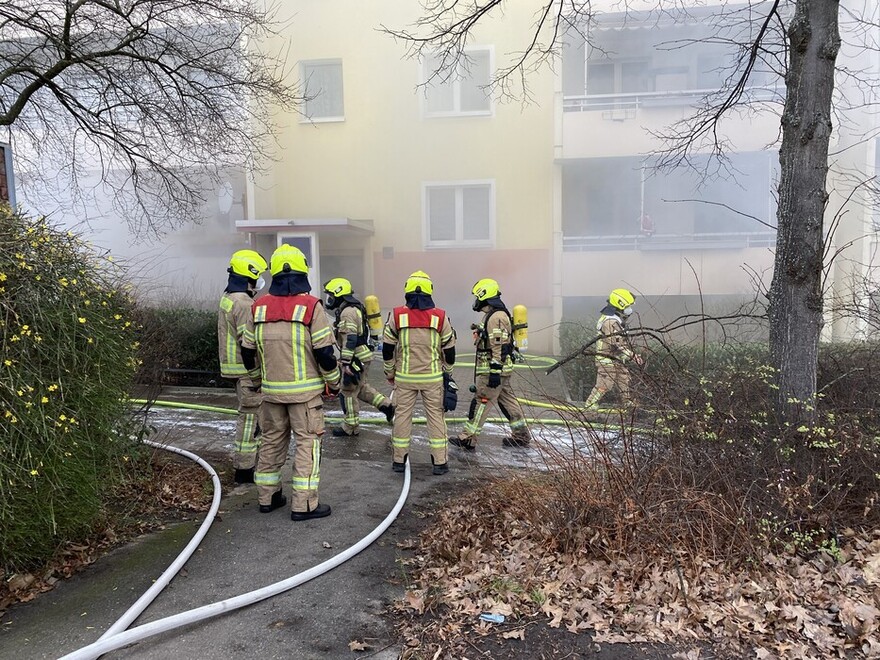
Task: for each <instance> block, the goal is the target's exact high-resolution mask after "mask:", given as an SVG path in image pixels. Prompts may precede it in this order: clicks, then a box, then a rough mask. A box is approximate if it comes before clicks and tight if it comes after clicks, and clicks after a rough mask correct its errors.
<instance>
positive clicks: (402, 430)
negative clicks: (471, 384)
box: [391, 380, 448, 465]
mask: <svg viewBox="0 0 880 660" xmlns="http://www.w3.org/2000/svg"><path fill="white" fill-rule="evenodd" d="M419 395H421V397H422V403H424V405H425V417H426V418H427V421H428V425H427V430H428V445H429V446H430V448H431V462H432V463H433V464H434V465H443V464H444V463H446V457H447V449H448V447H447V442H448V441H447V439H446V417H444V413H443V381H442V380H440V381H437V382H436V383H400V382H398V383H397V384H396V385H395V387H394V405H395V410H396V412H395V413H394V428H393V429H392V431H391V444H392V446H393V447H394V458H393V459H392V460H393V461H394V462H395V463H403V461H404V459H406V455H407V454H408V453H409V442H410V438H411V437H412V418H413V411H414V410H415V407H416V400H417V399H418V397H419Z"/></svg>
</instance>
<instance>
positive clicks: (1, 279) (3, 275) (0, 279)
mask: <svg viewBox="0 0 880 660" xmlns="http://www.w3.org/2000/svg"><path fill="white" fill-rule="evenodd" d="M5 281H6V273H0V282H5Z"/></svg>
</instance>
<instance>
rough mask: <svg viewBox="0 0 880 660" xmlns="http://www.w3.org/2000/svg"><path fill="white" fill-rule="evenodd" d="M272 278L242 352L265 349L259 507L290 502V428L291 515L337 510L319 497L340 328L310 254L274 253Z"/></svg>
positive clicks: (285, 248) (250, 355)
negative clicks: (312, 271)
mask: <svg viewBox="0 0 880 660" xmlns="http://www.w3.org/2000/svg"><path fill="white" fill-rule="evenodd" d="M269 265H270V270H271V272H272V285H271V286H270V287H269V293H268V295H265V296H263V297H262V298H260V299H259V300H257V301H256V302H255V303H254V305H253V315H254V340H253V341H252V342H250V343H249V344H245V346H246V348H247V349H249V350H247V351H246V352H244V353H243V355H242V357H243V358H246V359H247V361H246V364H248V367H249V368H252V367H253V366H254V363H255V360H254V349H256V352H257V353H258V354H259V358H260V368H261V372H262V385H263V409H262V413H263V443H262V446H261V448H260V456H259V460H258V461H257V470H256V473H255V474H254V481H255V482H256V484H257V486H258V489H259V491H258V492H259V498H260V513H269V512H270V511H273V510H275V509H277V508H279V507H282V506H284V505H285V504H286V503H287V498H286V497H284V495H283V494H282V489H281V468H282V467H283V466H284V463H285V461H286V460H287V451H288V448H289V446H290V440H291V433H292V434H293V437H294V440H295V443H296V449H295V452H294V457H293V478H292V498H291V499H292V501H291V507H290V508H291V514H290V519H291V520H308V519H310V518H323V517H324V516H329V515H330V507H329V505H327V504H324V503H321V502H319V501H318V483H319V481H320V476H321V472H320V468H321V438H322V436H323V435H324V404H323V399H322V396H321V395H322V394H323V393H324V392H325V389H326V390H328V391H329V392H330V393H331V394H333V395H336V394H337V393H338V392H339V387H340V379H341V373H340V370H339V365H338V364H337V362H336V356H335V351H334V349H335V347H336V342H335V340H334V338H333V330H332V329H331V328H330V324H329V323H328V321H327V316H326V314H324V310H323V309H322V305H321V301H320V300H319V299H318V298H315V297H314V296H311V295H309V291H310V290H311V286H310V284H309V279H308V273H309V266H308V263H307V262H306V258H305V256H304V255H303V253H302V252H301V251H300V250H299V249H298V248H295V247H293V246H290V245H282V246H281V247H279V248H278V249H277V250H275V253H274V254H273V255H272V258H271V260H270V263H269Z"/></svg>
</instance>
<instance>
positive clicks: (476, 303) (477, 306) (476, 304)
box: [471, 298, 483, 312]
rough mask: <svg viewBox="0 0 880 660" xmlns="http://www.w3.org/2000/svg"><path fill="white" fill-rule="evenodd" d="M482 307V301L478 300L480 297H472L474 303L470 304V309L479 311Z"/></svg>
mask: <svg viewBox="0 0 880 660" xmlns="http://www.w3.org/2000/svg"><path fill="white" fill-rule="evenodd" d="M482 308H483V303H482V302H481V301H480V299H479V298H474V304H473V305H472V307H471V309H473V310H474V311H475V312H479V311H480V310H481V309H482Z"/></svg>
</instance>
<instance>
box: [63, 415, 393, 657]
mask: <svg viewBox="0 0 880 660" xmlns="http://www.w3.org/2000/svg"><path fill="white" fill-rule="evenodd" d="M180 407H185V406H184V405H181V406H180ZM231 412H232V413H236V411H234V410H232V411H231ZM144 443H145V444H148V445H150V446H151V447H158V448H160V449H165V450H167V451H171V452H174V453H176V454H180V455H181V456H185V457H187V458H189V459H192V460H194V461H196V462H197V463H198V464H199V465H200V466H202V467H203V468H204V469H205V470H206V471H207V472H208V474H210V475H211V481H212V483H213V485H214V497H213V500H212V502H211V508H210V510H209V511H208V515H207V516H206V517H205V520H204V521H203V522H202V525H201V526H200V527H199V529H198V531H197V532H196V534H195V536H193V538H192V539H191V540H190V542H189V543H188V544H187V546H186V548H184V549H183V552H181V553H180V555H179V556H178V557H177V559H175V560H174V562H172V564H171V565H170V566H169V567H168V568H167V569H166V570H165V572H164V573H162V575H161V576H160V577H159V578H158V579H157V580H156V582H155V583H154V584H153V586H152V587H150V589H148V590H147V591H146V592H145V593H144V594H143V595H142V596H141V597H140V598H138V600H137V601H136V602H135V603H134V605H132V606H131V607H130V608H129V609H128V611H126V612H125V614H123V615H122V616H121V617H120V618H119V619H118V620H117V621H116V622H115V623H114V624H113V625H112V626H110V628H109V629H108V630H107V632H105V633H104V634H103V635H101V637H100V638H99V639H98V640H97V641H96V642H93V643H92V644H89V645H88V646H84V647H82V648H81V649H79V650H77V651H74V652H72V653H69V654H67V655H65V656H63V657H62V658H61V660H94V658H98V657H100V656H101V655H103V654H104V653H108V652H110V651H113V650H115V649H118V648H121V647H123V646H127V645H129V644H132V643H134V642H139V641H141V640H143V639H146V638H147V637H152V636H153V635H158V634H160V633H164V632H167V631H169V630H174V629H175V628H180V627H182V626H186V625H189V624H191V623H195V622H197V621H202V620H203V619H208V618H210V617H214V616H217V615H219V614H223V613H225V612H230V611H232V610H236V609H239V608H241V607H246V606H248V605H252V604H254V603H257V602H259V601H261V600H265V599H267V598H271V597H272V596H276V595H278V594H280V593H283V592H285V591H288V590H290V589H293V588H294V587H298V586H299V585H301V584H303V583H304V582H308V581H309V580H311V579H313V578H316V577H318V576H319V575H323V574H324V573H326V572H328V571H330V570H332V569H334V568H336V567H337V566H339V565H340V564H342V563H344V562H346V561H348V560H349V559H351V558H352V557H354V556H355V555H357V554H358V553H360V552H361V551H362V550H364V549H365V548H367V547H368V546H369V545H370V544H371V543H373V541H375V540H376V539H378V538H379V537H380V536H381V535H382V534H384V533H385V530H387V529H388V528H389V527H390V526H391V523H393V522H394V520H395V519H396V518H397V516H398V514H400V511H401V509H403V505H404V503H405V502H406V498H407V496H408V495H409V487H410V467H409V461H408V460H407V462H406V471H405V473H404V478H403V487H402V488H401V490H400V496H399V497H398V498H397V502H396V503H395V505H394V508H393V509H392V510H391V512H390V513H389V514H388V515H387V516H385V519H384V520H382V522H381V523H379V525H378V526H377V527H376V528H375V529H374V530H373V531H372V532H370V533H369V534H368V535H367V536H365V537H364V538H362V539H361V540H360V541H358V542H357V543H355V544H354V545H353V546H351V547H350V548H348V549H347V550H344V551H343V552H340V553H339V554H337V555H334V556H333V557H331V558H330V559H328V560H326V561H323V562H321V563H320V564H318V565H317V566H314V567H312V568H309V569H307V570H305V571H302V572H301V573H297V574H296V575H293V576H291V577H289V578H287V579H285V580H281V581H280V582H275V583H273V584H270V585H267V586H265V587H262V588H260V589H255V590H254V591H249V592H247V593H244V594H241V595H239V596H234V597H232V598H227V599H226V600H221V601H217V602H215V603H210V604H209V605H203V606H202V607H198V608H195V609H192V610H187V611H185V612H180V613H179V614H175V615H173V616H169V617H165V618H164V619H159V620H157V621H152V622H150V623H146V624H144V625H141V626H137V627H136V628H132V629H131V630H126V629H127V628H128V626H129V625H131V623H132V622H133V621H134V620H135V619H137V617H138V616H140V615H141V613H142V612H143V611H144V610H145V609H146V608H147V607H148V606H149V605H150V603H151V602H153V600H154V599H155V598H156V596H158V595H159V593H160V592H161V591H162V589H164V588H165V586H166V585H167V584H168V583H169V582H170V581H171V579H172V578H173V577H174V576H175V575H177V573H178V571H179V570H180V569H181V568H182V567H183V565H184V564H185V563H186V562H187V560H188V559H189V558H190V556H192V554H193V552H195V550H196V548H197V547H198V546H199V543H201V541H202V539H204V537H205V535H206V534H207V533H208V528H210V526H211V523H213V522H214V517H215V516H216V514H217V510H218V508H219V507H220V495H221V486H220V479H219V477H218V476H217V472H215V471H214V468H212V467H211V466H210V465H209V464H208V463H206V462H205V461H204V460H203V459H201V458H199V457H198V456H196V455H195V454H193V453H192V452H189V451H187V450H185V449H180V448H178V447H171V446H169V445H162V444H158V443H155V442H151V441H149V440H144Z"/></svg>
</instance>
